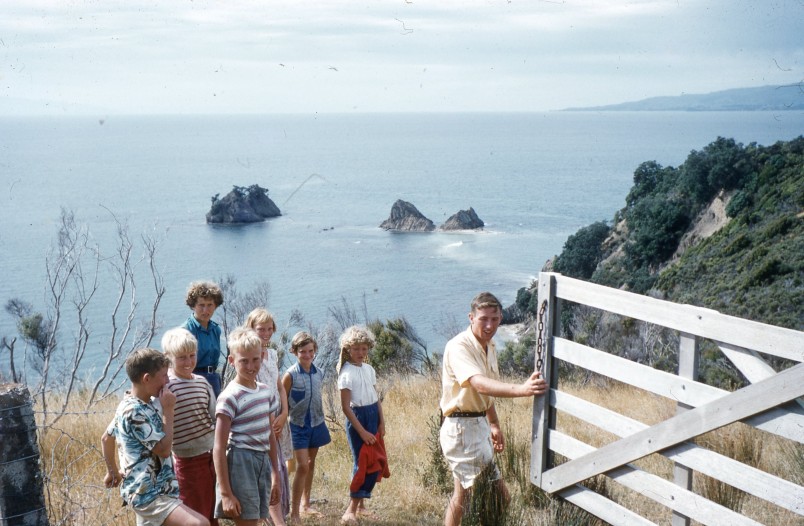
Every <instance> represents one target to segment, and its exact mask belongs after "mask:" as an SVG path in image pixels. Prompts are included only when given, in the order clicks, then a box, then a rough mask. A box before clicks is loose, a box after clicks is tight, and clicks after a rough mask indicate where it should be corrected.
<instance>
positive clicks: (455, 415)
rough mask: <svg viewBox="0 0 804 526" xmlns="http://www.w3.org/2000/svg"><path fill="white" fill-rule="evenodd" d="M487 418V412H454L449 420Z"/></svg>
mask: <svg viewBox="0 0 804 526" xmlns="http://www.w3.org/2000/svg"><path fill="white" fill-rule="evenodd" d="M480 416H486V412H485V411H453V412H452V413H451V414H449V415H447V418H477V417H480Z"/></svg>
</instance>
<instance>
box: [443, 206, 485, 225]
mask: <svg viewBox="0 0 804 526" xmlns="http://www.w3.org/2000/svg"><path fill="white" fill-rule="evenodd" d="M484 226H486V224H485V223H484V222H483V220H482V219H480V218H479V217H478V216H477V213H476V212H475V209H474V208H472V207H471V206H470V207H469V210H461V211H459V212H457V213H455V214H453V215H452V216H450V218H449V219H447V220H446V221H445V222H444V224H443V225H441V227H440V229H441V230H477V229H480V228H483V227H484Z"/></svg>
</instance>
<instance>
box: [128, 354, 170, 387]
mask: <svg viewBox="0 0 804 526" xmlns="http://www.w3.org/2000/svg"><path fill="white" fill-rule="evenodd" d="M165 367H170V358H168V357H167V356H166V355H164V354H162V353H161V352H159V351H157V350H156V349H150V348H147V347H144V348H142V349H136V350H134V351H132V352H131V354H129V355H128V357H127V358H126V374H127V375H128V379H129V380H131V381H132V382H134V383H135V384H136V383H140V382H141V381H142V377H143V376H145V375H146V374H156V373H158V372H159V371H161V370H162V369H164V368H165Z"/></svg>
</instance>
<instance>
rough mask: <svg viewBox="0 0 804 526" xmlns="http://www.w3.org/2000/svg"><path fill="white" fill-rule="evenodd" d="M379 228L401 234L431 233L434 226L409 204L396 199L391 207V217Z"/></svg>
mask: <svg viewBox="0 0 804 526" xmlns="http://www.w3.org/2000/svg"><path fill="white" fill-rule="evenodd" d="M380 228H382V229H384V230H397V231H401V232H432V231H433V230H435V224H434V223H433V222H432V221H430V220H429V219H427V218H426V217H424V216H423V215H422V213H421V212H419V210H418V209H417V208H416V207H415V206H413V205H412V204H411V203H408V202H407V201H403V200H402V199H397V201H396V202H395V203H394V205H393V206H392V207H391V215H390V216H388V219H386V220H385V221H383V222H382V223H381V224H380Z"/></svg>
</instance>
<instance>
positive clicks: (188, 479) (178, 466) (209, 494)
mask: <svg viewBox="0 0 804 526" xmlns="http://www.w3.org/2000/svg"><path fill="white" fill-rule="evenodd" d="M173 471H175V472H176V480H177V481H178V483H179V499H181V501H182V502H183V503H184V504H185V505H186V506H187V507H188V508H190V509H191V510H194V511H197V512H198V513H200V514H201V515H203V516H204V517H206V518H208V519H211V518H212V517H213V513H214V511H215V465H214V464H213V463H212V453H202V454H200V455H198V456H195V457H176V456H174V457H173Z"/></svg>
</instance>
